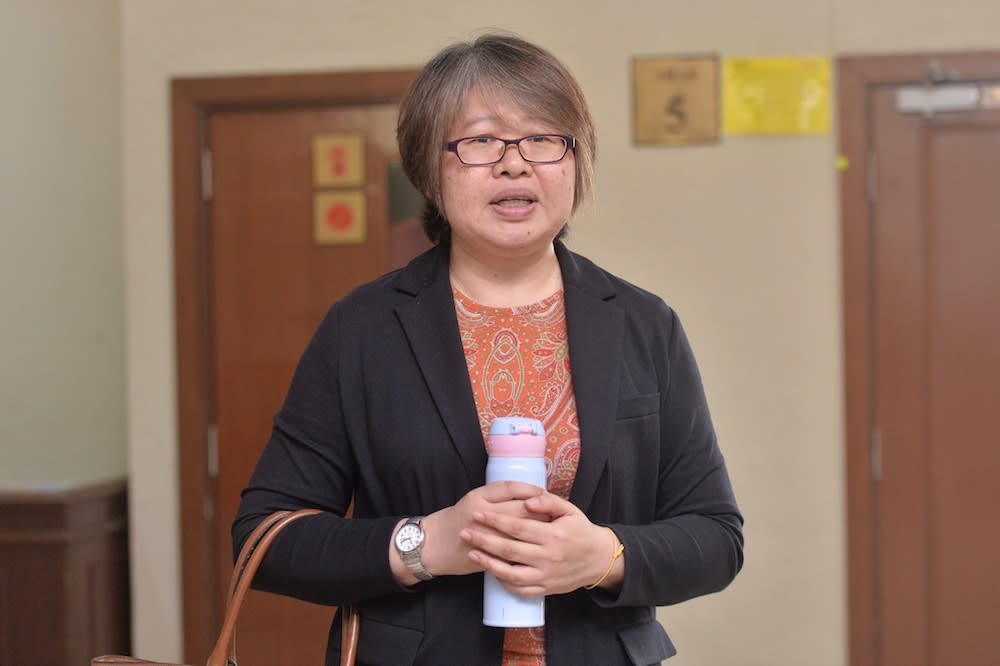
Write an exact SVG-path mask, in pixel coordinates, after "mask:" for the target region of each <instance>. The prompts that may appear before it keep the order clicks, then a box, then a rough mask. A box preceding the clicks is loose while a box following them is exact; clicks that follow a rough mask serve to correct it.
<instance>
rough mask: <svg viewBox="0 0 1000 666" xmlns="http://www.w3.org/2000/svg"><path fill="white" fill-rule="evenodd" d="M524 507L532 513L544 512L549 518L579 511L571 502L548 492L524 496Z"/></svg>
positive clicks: (552, 518) (553, 518)
mask: <svg viewBox="0 0 1000 666" xmlns="http://www.w3.org/2000/svg"><path fill="white" fill-rule="evenodd" d="M524 508H526V509H527V510H528V511H531V512H532V513H537V514H544V515H546V516H548V517H549V518H550V519H551V520H555V519H557V518H560V517H562V516H566V515H570V514H574V513H579V512H580V510H579V509H578V508H577V507H576V505H575V504H573V503H572V502H570V501H568V500H564V499H563V498H561V497H559V496H558V495H553V494H552V493H548V492H546V493H540V494H538V495H534V496H532V497H529V498H526V499H525V502H524Z"/></svg>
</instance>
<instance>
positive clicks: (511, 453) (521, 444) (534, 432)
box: [487, 416, 545, 458]
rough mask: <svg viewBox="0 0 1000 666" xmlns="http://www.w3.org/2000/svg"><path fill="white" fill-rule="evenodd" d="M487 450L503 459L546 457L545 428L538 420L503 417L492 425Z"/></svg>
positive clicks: (495, 420)
mask: <svg viewBox="0 0 1000 666" xmlns="http://www.w3.org/2000/svg"><path fill="white" fill-rule="evenodd" d="M487 450H488V452H489V454H490V455H491V456H500V457H503V458H540V457H542V456H544V455H545V427H544V426H543V425H542V422H541V421H539V420H538V419H526V418H523V417H519V416H501V417H499V418H496V419H494V420H493V423H492V424H491V425H490V434H489V438H488V439H487Z"/></svg>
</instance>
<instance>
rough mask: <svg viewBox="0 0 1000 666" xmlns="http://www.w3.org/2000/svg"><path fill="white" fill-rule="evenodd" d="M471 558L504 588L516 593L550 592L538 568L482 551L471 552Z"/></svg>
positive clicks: (543, 593)
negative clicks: (508, 560) (505, 559)
mask: <svg viewBox="0 0 1000 666" xmlns="http://www.w3.org/2000/svg"><path fill="white" fill-rule="evenodd" d="M469 558H470V559H471V560H473V561H474V562H475V563H476V564H478V565H479V566H480V567H482V569H483V571H487V572H489V573H491V574H493V575H494V576H496V579H497V580H498V581H499V582H500V584H501V585H503V586H504V588H506V589H507V591H509V592H513V593H514V594H520V595H523V596H529V597H538V596H542V595H545V594H547V593H548V590H547V588H546V587H545V586H544V585H542V584H541V578H542V574H541V572H540V571H539V570H538V569H535V568H533V567H530V566H526V565H523V564H517V563H511V562H505V561H504V560H501V559H499V558H496V557H492V556H491V555H489V554H487V553H484V552H482V551H478V550H473V551H470V552H469Z"/></svg>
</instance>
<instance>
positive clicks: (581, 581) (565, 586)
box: [461, 493, 624, 596]
mask: <svg viewBox="0 0 1000 666" xmlns="http://www.w3.org/2000/svg"><path fill="white" fill-rule="evenodd" d="M524 506H525V508H526V509H527V510H528V511H530V512H532V513H536V514H540V515H542V516H545V517H546V518H544V519H543V520H541V521H540V520H531V519H526V518H517V517H513V516H507V515H503V514H499V513H477V514H475V515H474V518H475V519H476V521H477V522H479V523H481V524H482V525H485V526H488V527H490V528H492V530H476V529H474V528H471V529H465V530H463V531H462V534H461V536H462V539H464V540H465V541H466V542H467V543H468V544H470V546H472V547H473V549H472V550H471V551H470V552H469V557H470V558H472V559H473V560H474V561H475V562H476V563H478V564H480V565H481V566H482V567H483V568H484V569H485V570H486V571H488V572H490V573H492V574H493V575H494V576H496V578H497V580H498V581H500V583H501V584H502V585H503V586H504V587H505V588H506V589H507V590H509V591H511V592H514V593H515V594H521V595H527V596H538V595H548V594H561V593H564V592H570V591H572V590H575V589H577V588H580V587H584V586H587V585H591V584H593V583H594V582H596V581H597V580H599V579H600V578H601V577H602V576H604V574H605V572H607V571H608V567H609V565H611V564H612V559H611V558H612V555H613V553H614V550H615V547H616V546H617V545H618V540H617V537H616V536H615V535H614V533H613V532H612V531H611V530H609V529H607V528H605V527H601V526H599V525H595V524H593V523H592V522H590V520H589V519H588V518H587V516H586V515H585V514H584V513H583V512H582V511H581V510H580V509H579V508H577V507H576V505H574V504H572V503H571V502H568V501H566V500H564V499H562V498H560V497H558V496H557V495H553V494H552V493H545V494H543V495H539V496H537V497H532V498H530V499H527V500H525V502H524ZM623 577H624V559H623V558H619V559H618V560H617V561H616V562H614V566H612V567H611V571H610V572H608V576H607V577H606V578H605V579H604V581H602V583H601V585H600V587H601V588H603V589H617V588H618V587H620V586H621V582H622V579H623Z"/></svg>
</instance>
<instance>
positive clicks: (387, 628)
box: [335, 610, 424, 666]
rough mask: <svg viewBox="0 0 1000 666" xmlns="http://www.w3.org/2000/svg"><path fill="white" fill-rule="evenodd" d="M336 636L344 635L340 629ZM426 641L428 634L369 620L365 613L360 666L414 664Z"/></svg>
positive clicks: (360, 648) (362, 627)
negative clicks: (424, 639)
mask: <svg viewBox="0 0 1000 666" xmlns="http://www.w3.org/2000/svg"><path fill="white" fill-rule="evenodd" d="M336 633H337V634H338V635H339V634H340V630H339V628H338V630H337V632H336ZM423 638H424V632H422V631H419V630H418V629H410V628H409V627H400V626H398V625H395V624H386V623H385V622H379V621H378V620H372V619H365V615H364V611H363V610H362V613H361V631H360V635H359V636H358V660H357V663H358V664H370V665H371V666H389V665H390V664H392V665H393V666H395V665H396V664H412V663H413V661H414V660H415V659H416V658H417V650H418V649H419V648H420V642H421V641H422V640H423ZM335 663H339V662H335Z"/></svg>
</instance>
